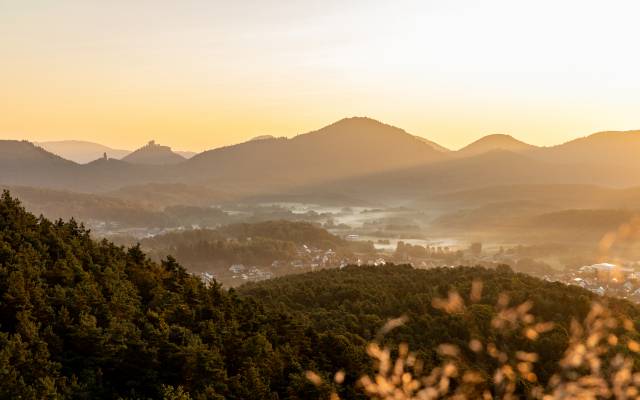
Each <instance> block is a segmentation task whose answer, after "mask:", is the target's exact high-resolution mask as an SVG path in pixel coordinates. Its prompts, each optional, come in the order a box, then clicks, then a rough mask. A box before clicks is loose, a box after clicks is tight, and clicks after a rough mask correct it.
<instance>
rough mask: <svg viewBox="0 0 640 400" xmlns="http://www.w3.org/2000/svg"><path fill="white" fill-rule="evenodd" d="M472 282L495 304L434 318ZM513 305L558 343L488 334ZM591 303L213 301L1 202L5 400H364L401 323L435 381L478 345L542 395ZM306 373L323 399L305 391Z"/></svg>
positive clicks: (257, 292) (169, 264) (424, 295)
mask: <svg viewBox="0 0 640 400" xmlns="http://www.w3.org/2000/svg"><path fill="white" fill-rule="evenodd" d="M476 279H479V280H482V281H483V282H484V287H485V289H484V295H483V297H482V300H481V301H480V302H478V303H476V304H474V305H472V306H470V307H468V308H467V309H466V311H465V312H464V313H463V314H459V315H449V314H446V313H444V312H442V311H440V310H436V309H434V308H433V307H432V300H433V298H435V297H444V296H446V295H447V293H448V292H449V291H450V290H452V289H455V290H458V291H459V292H460V293H462V294H465V295H466V294H468V293H469V289H470V286H471V283H472V282H473V280H476ZM502 292H507V293H509V294H510V296H511V297H512V299H513V303H519V302H522V301H524V300H527V299H531V300H533V302H534V304H535V306H534V309H533V313H534V314H536V315H537V316H539V317H540V318H541V319H544V320H550V321H554V322H556V323H557V328H556V329H555V330H553V331H552V332H550V333H548V334H545V335H544V336H543V337H542V338H541V339H540V340H539V341H537V342H534V343H528V342H525V341H524V340H522V339H518V338H516V337H515V336H514V335H509V334H504V333H501V332H495V331H493V330H492V329H491V327H490V320H491V318H492V317H493V315H494V314H495V307H494V304H495V302H496V299H497V296H498V294H499V293H502ZM592 297H593V296H592V295H591V294H590V293H589V292H587V291H584V290H582V289H579V288H575V287H567V286H564V285H561V284H555V283H548V282H544V281H541V280H538V279H535V278H531V277H528V276H526V275H522V274H515V273H513V272H512V271H511V270H510V269H509V268H508V267H502V268H500V269H497V270H495V271H494V270H486V269H483V268H455V269H434V270H428V271H423V270H414V269H412V268H410V267H408V266H384V267H348V268H345V269H343V270H326V271H321V272H316V273H309V274H304V275H293V276H288V277H286V278H280V279H275V280H272V281H267V282H264V283H261V284H254V285H247V286H244V287H242V288H241V289H240V290H239V292H236V291H234V290H230V291H228V292H227V291H224V290H222V289H221V288H220V286H219V285H213V287H206V286H205V285H204V284H203V283H202V282H201V281H200V280H198V279H197V278H195V277H193V276H192V275H190V274H189V273H188V272H187V271H186V270H185V269H184V268H183V267H182V266H181V265H180V264H178V263H177V262H176V260H175V259H174V258H172V257H167V258H166V259H164V260H163V261H162V262H160V263H156V262H152V261H151V260H150V259H149V258H148V257H147V256H146V254H145V253H144V252H143V251H142V250H141V249H140V247H139V246H135V247H132V248H130V249H124V248H122V247H117V246H115V245H113V244H112V243H110V242H107V241H101V242H96V241H94V240H92V239H91V237H90V235H89V232H88V231H87V230H85V229H84V228H83V226H82V225H79V224H77V223H76V222H75V221H73V220H72V221H70V222H66V223H65V222H62V221H57V222H50V221H48V220H46V219H44V218H37V217H35V216H33V215H31V214H29V213H27V212H25V210H24V209H23V208H22V207H21V206H20V204H19V202H18V201H17V200H15V199H13V198H11V197H10V196H9V194H8V193H4V194H3V196H2V198H1V199H0V398H2V399H4V398H20V399H43V398H50V399H66V398H69V399H101V398H102V399H151V398H152V399H156V398H165V399H194V400H195V399H223V398H226V399H289V398H290V399H313V398H326V397H327V394H328V393H329V391H330V390H331V386H332V383H331V382H332V377H333V375H334V374H335V372H337V371H338V370H340V369H344V370H345V372H346V378H345V383H344V385H342V386H341V387H340V388H339V393H340V395H341V397H342V398H345V399H355V398H364V396H363V394H362V393H361V392H360V391H359V389H358V387H357V385H356V383H355V382H356V380H357V379H358V378H359V377H360V375H361V374H363V373H368V372H370V371H371V363H370V361H369V359H368V357H367V356H366V354H365V346H366V343H367V342H368V341H370V340H372V339H374V338H375V337H376V333H377V332H378V330H379V328H380V327H381V326H382V325H384V323H385V322H386V321H387V320H388V319H389V318H394V317H397V316H399V315H401V314H405V315H407V316H408V317H409V320H408V323H407V324H406V325H404V326H403V327H400V328H398V329H396V330H394V331H393V332H391V333H390V334H389V335H387V337H386V338H385V340H386V341H387V342H388V343H397V342H399V341H404V342H407V343H409V345H410V347H411V348H412V349H414V350H417V351H418V352H419V354H420V356H421V357H422V358H423V359H424V360H425V361H426V362H427V365H433V364H435V363H436V362H437V361H438V360H437V357H438V356H437V355H436V354H435V352H434V347H435V346H436V345H437V344H439V343H442V342H450V343H455V344H460V345H464V344H466V343H467V342H468V340H469V339H470V338H472V337H473V338H479V339H483V340H491V341H494V342H499V343H501V344H504V345H506V346H509V347H511V348H513V349H524V350H529V351H537V352H538V353H539V354H540V355H541V357H542V360H541V363H540V367H539V368H540V370H539V371H537V372H538V374H539V376H540V378H541V379H542V380H545V379H548V377H549V375H550V374H551V373H552V372H553V371H554V368H555V361H556V360H557V359H558V358H559V357H560V356H561V354H562V351H563V349H564V348H565V346H566V342H567V335H566V330H565V328H566V326H567V324H568V322H569V320H570V318H572V317H576V318H578V319H581V318H583V317H584V316H585V315H586V313H587V311H588V309H589V305H590V301H591V299H592ZM610 306H611V307H612V309H613V310H614V311H616V312H618V313H621V314H625V315H627V316H629V317H630V318H632V319H633V320H634V321H637V320H638V317H639V315H640V314H639V312H638V309H637V308H636V307H635V306H632V305H631V304H630V303H627V302H624V301H618V302H614V301H612V302H611V304H610ZM473 362H474V363H475V364H476V366H478V367H480V368H485V369H486V370H487V371H488V370H489V369H490V368H491V367H492V365H491V361H490V360H486V359H478V360H473ZM307 370H313V371H316V372H317V373H318V374H320V375H321V376H322V377H323V379H324V381H325V384H324V385H322V386H321V387H319V388H316V387H315V386H313V385H312V384H311V383H309V382H308V381H307V379H306V378H305V371H307Z"/></svg>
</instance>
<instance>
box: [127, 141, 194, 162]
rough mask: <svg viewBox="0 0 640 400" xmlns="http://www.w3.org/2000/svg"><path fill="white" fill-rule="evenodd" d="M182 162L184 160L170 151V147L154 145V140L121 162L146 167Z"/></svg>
mask: <svg viewBox="0 0 640 400" xmlns="http://www.w3.org/2000/svg"><path fill="white" fill-rule="evenodd" d="M184 160H186V158H184V157H183V156H181V155H179V154H177V153H174V152H173V151H171V147H169V146H162V145H159V144H156V142H155V141H154V140H152V141H150V142H149V143H147V144H146V145H145V146H143V147H141V148H139V149H138V150H136V151H134V152H133V153H131V154H129V155H127V156H126V157H124V158H122V161H126V162H128V163H132V164H146V165H169V164H178V163H181V162H183V161H184Z"/></svg>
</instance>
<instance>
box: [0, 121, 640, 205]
mask: <svg viewBox="0 0 640 400" xmlns="http://www.w3.org/2000/svg"><path fill="white" fill-rule="evenodd" d="M638 133H640V131H629V132H601V133H597V134H594V135H591V136H587V137H585V138H580V139H576V140H573V141H570V142H567V143H564V144H561V145H558V146H552V147H536V146H532V145H529V144H526V143H524V142H522V141H519V140H517V139H515V138H513V137H511V136H509V135H489V136H486V137H484V138H481V139H479V140H477V141H476V142H474V143H472V144H470V145H469V146H466V147H465V148H463V149H461V150H459V151H448V150H447V149H444V148H442V147H441V146H438V145H437V144H435V143H433V142H431V141H428V140H426V139H424V138H421V137H417V136H415V135H412V134H410V133H407V132H406V131H404V130H403V129H400V128H397V127H394V126H391V125H388V124H384V123H382V122H380V121H376V120H374V119H371V118H367V117H352V118H345V119H342V120H340V121H337V122H335V123H333V124H330V125H327V126H325V127H323V128H321V129H318V130H315V131H311V132H308V133H303V134H299V135H297V136H295V137H293V138H284V137H280V138H269V139H268V138H264V139H261V140H250V141H248V142H244V143H239V144H235V145H230V146H225V147H221V148H216V149H212V150H208V151H205V152H202V153H199V154H197V155H195V156H193V157H192V158H190V159H185V158H184V157H182V156H180V155H179V154H176V152H173V151H172V150H171V149H170V148H169V147H167V146H160V145H157V144H155V143H151V144H148V145H146V146H144V147H143V148H141V149H138V150H136V151H135V152H133V153H131V154H129V155H127V156H126V157H124V158H123V161H122V162H120V161H119V160H116V159H114V157H112V156H110V155H109V154H107V156H108V160H106V162H105V160H98V161H94V162H90V163H88V164H86V165H78V164H76V163H73V162H71V161H67V160H65V159H63V158H60V157H57V156H55V155H54V154H51V153H49V152H47V151H45V150H44V149H41V148H36V147H35V146H34V145H32V144H30V143H28V142H18V141H1V142H0V155H2V157H1V159H0V164H2V165H3V168H2V170H0V183H4V184H18V185H30V186H40V185H43V186H46V187H51V188H58V189H60V188H61V189H70V190H79V191H89V192H95V191H109V190H116V189H118V188H121V187H123V186H127V185H145V184H149V183H157V184H174V183H181V184H186V185H195V186H201V187H209V188H216V190H220V191H222V192H226V193H234V194H240V195H260V194H268V193H278V194H294V193H298V194H300V193H310V192H314V193H328V192H331V193H333V194H336V195H347V196H350V197H353V198H361V199H365V198H367V199H369V198H370V199H371V200H374V201H375V199H376V197H378V196H386V195H389V196H395V195H399V194H401V193H402V194H403V195H410V196H414V195H425V194H426V193H438V192H440V193H443V192H446V191H452V190H464V189H472V188H479V187H482V186H487V185H497V184H523V183H539V184H550V183H557V184H568V183H573V184H596V185H608V186H631V185H637V182H638V181H640V160H639V159H638V157H637V154H640V135H638ZM612 154H615V157H611V155H612Z"/></svg>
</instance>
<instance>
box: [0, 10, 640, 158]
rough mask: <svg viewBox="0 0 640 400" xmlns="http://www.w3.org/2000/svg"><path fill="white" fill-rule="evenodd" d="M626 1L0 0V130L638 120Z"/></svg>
mask: <svg viewBox="0 0 640 400" xmlns="http://www.w3.org/2000/svg"><path fill="white" fill-rule="evenodd" d="M639 15H640V2H639V1H637V0H633V1H616V0H608V1H588V0H586V1H585V0H582V1H562V0H553V1H548V0H535V1H517V0H516V1H514V0H509V1H494V0H482V1H478V0H459V1H456V0H440V1H428V0H421V1H375V0H367V1H344V0H342V1H334V0H322V1H302V0H298V1H285V0H259V1H240V0H234V1H225V2H222V1H212V0H209V1H184V0H182V1H164V0H154V1H140V0H139V1H136V0H127V1H118V0H110V1H91V0H83V1H65V0H56V1H46V0H41V1H40V0H38V1H37V0H0V138H19V139H22V138H26V139H30V140H37V141H38V140H39V141H42V140H57V139H82V140H90V141H97V142H101V143H104V144H107V145H111V146H115V147H124V148H135V147H139V146H140V145H142V144H143V143H145V142H146V141H147V140H149V139H156V141H158V142H160V143H162V144H167V145H170V146H173V147H174V148H177V149H191V150H203V149H206V148H212V147H217V146H220V145H224V144H230V143H235V142H238V141H241V140H245V139H248V138H250V137H253V136H256V135H261V134H273V135H276V136H292V135H295V134H297V133H302V132H306V131H309V130H313V129H317V128H320V127H322V126H324V125H327V124H329V123H331V122H334V121H336V120H338V119H340V118H343V117H346V116H370V117H372V118H375V119H379V120H382V121H384V122H386V123H389V124H393V125H396V126H399V127H401V128H404V129H406V130H407V131H409V132H410V133H413V134H417V135H421V136H424V137H427V138H429V139H432V140H435V141H437V142H438V143H440V144H442V145H445V146H448V147H450V148H457V147H460V146H462V145H464V144H466V143H468V142H470V141H472V140H474V139H477V138H478V137H479V136H481V135H484V134H489V133H509V134H512V135H514V136H516V137H518V138H520V139H522V140H525V141H527V142H530V143H533V144H540V145H543V144H555V143H560V142H563V141H566V140H569V139H571V138H574V137H576V136H584V135H586V134H589V133H592V132H595V131H599V130H626V129H640V51H639V42H638V41H639V39H640V31H639V30H638V16H639Z"/></svg>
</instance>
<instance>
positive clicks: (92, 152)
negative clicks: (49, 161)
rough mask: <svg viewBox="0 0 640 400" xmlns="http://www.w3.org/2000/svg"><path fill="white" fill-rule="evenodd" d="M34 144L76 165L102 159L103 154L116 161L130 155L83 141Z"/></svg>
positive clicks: (128, 151) (126, 152)
mask: <svg viewBox="0 0 640 400" xmlns="http://www.w3.org/2000/svg"><path fill="white" fill-rule="evenodd" d="M35 144H36V145H38V146H40V147H42V148H43V149H45V150H47V151H49V152H51V153H54V154H57V155H59V156H60V157H62V158H65V159H67V160H71V161H74V162H76V163H78V164H86V163H88V162H91V161H94V160H96V159H98V158H102V156H103V155H104V154H105V153H106V154H107V157H111V158H118V159H119V158H122V157H124V156H126V155H127V154H129V153H131V151H130V150H122V149H113V148H111V147H108V146H104V145H101V144H98V143H93V142H87V141H83V140H60V141H51V142H39V143H35Z"/></svg>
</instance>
